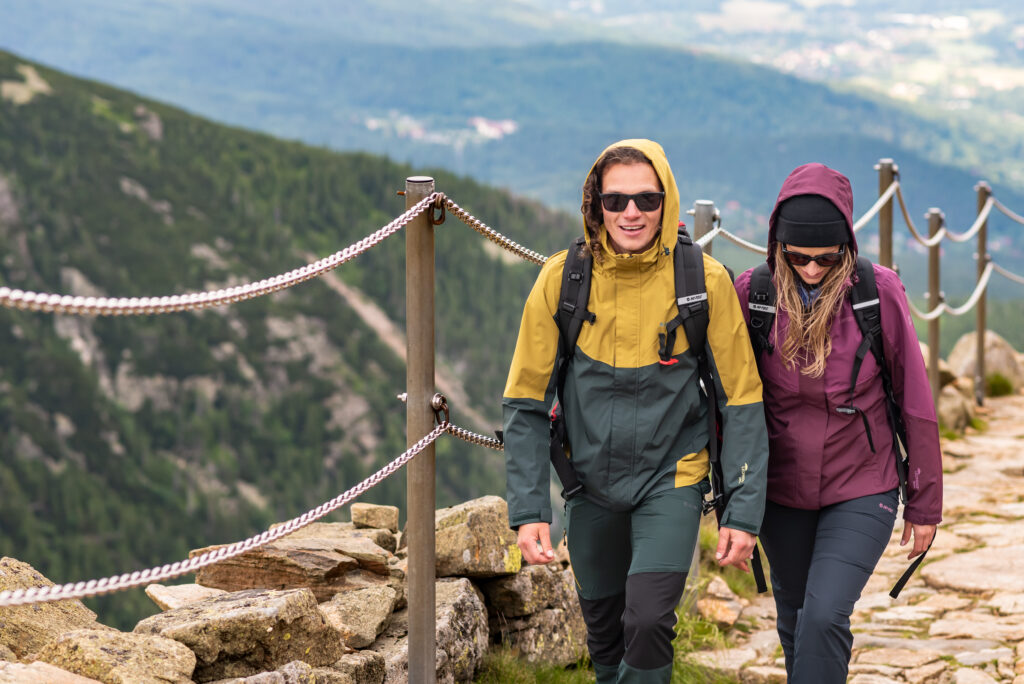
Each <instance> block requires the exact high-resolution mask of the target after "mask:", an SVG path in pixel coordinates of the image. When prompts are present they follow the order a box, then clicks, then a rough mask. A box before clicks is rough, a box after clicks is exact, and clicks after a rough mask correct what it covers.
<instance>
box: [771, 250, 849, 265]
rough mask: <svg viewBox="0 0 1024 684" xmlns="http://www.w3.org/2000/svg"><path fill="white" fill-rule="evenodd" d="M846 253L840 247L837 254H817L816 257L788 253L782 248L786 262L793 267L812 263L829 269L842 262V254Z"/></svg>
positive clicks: (799, 253) (800, 253)
mask: <svg viewBox="0 0 1024 684" xmlns="http://www.w3.org/2000/svg"><path fill="white" fill-rule="evenodd" d="M845 252H846V248H844V247H840V248H839V251H838V252H832V253H831V254H819V255H818V256H811V255H810V254H804V253H803V252H790V251H789V250H788V249H786V248H785V247H783V248H782V253H783V254H784V255H785V257H786V261H788V262H789V263H791V264H792V265H794V266H806V265H807V264H809V263H811V262H812V261H813V262H814V263H816V264H818V265H819V266H823V267H825V268H830V267H832V266H835V265H836V264H838V263H839V262H840V261H842V260H843V254H844V253H845Z"/></svg>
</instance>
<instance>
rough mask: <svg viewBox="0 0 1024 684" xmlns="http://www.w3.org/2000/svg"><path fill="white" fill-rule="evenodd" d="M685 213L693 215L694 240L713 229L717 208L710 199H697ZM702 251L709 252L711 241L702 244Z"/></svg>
mask: <svg viewBox="0 0 1024 684" xmlns="http://www.w3.org/2000/svg"><path fill="white" fill-rule="evenodd" d="M686 213H688V214H691V215H692V216H693V239H694V241H695V242H696V241H697V239H698V238H702V237H704V236H705V235H707V234H708V233H710V232H711V231H712V230H714V228H715V219H716V218H717V217H718V210H717V209H715V203H714V202H712V201H711V200H697V201H696V202H694V203H693V209H691V210H690V211H688V212H686ZM712 242H714V240H712ZM704 253H705V254H711V242H709V243H708V244H706V245H705V246H704Z"/></svg>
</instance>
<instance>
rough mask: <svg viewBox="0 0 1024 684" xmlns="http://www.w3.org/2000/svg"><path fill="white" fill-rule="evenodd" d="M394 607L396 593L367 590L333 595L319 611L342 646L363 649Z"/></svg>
mask: <svg viewBox="0 0 1024 684" xmlns="http://www.w3.org/2000/svg"><path fill="white" fill-rule="evenodd" d="M397 604H398V592H397V591H395V590H394V589H392V588H391V587H368V588H366V589H358V590H356V591H347V592H345V593H342V594H336V595H335V596H334V598H332V599H331V600H330V601H327V602H326V603H323V604H321V605H320V612H321V613H323V614H324V617H325V618H326V619H327V623H328V624H329V625H331V626H332V627H334V628H335V629H336V630H338V633H339V634H341V638H342V639H343V640H344V641H345V645H346V646H349V647H351V648H365V647H366V646H369V645H370V644H372V643H373V642H374V640H375V639H376V638H377V636H378V635H379V634H380V633H381V632H383V631H384V627H385V626H386V625H387V623H388V620H389V619H390V618H391V613H393V612H394V610H395V606H396V605H397Z"/></svg>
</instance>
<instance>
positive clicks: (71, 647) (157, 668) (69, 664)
mask: <svg viewBox="0 0 1024 684" xmlns="http://www.w3.org/2000/svg"><path fill="white" fill-rule="evenodd" d="M37 657H38V658H39V660H41V661H42V662H44V663H49V664H51V665H55V666H56V667H59V668H61V669H63V670H67V671H68V672H73V673H75V674H78V675H82V676H83V677H90V678H92V679H96V680H98V681H101V682H104V684H191V682H192V672H193V670H194V669H195V666H196V656H195V654H194V653H192V651H191V650H189V649H188V648H187V647H186V646H184V645H182V644H180V643H178V642H177V641H174V640H172V639H166V638H164V637H160V636H154V635H150V634H124V633H122V632H116V631H110V630H96V629H79V630H74V631H71V632H68V633H66V634H64V635H62V636H61V637H59V638H58V639H57V640H56V641H54V642H52V643H50V644H47V646H46V647H45V648H43V650H42V651H40V652H39V655H38V656H37Z"/></svg>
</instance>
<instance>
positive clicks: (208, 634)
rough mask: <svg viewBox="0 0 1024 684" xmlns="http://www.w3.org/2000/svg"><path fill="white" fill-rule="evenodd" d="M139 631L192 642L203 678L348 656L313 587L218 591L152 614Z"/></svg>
mask: <svg viewBox="0 0 1024 684" xmlns="http://www.w3.org/2000/svg"><path fill="white" fill-rule="evenodd" d="M135 632H136V633H138V634H156V635H159V636H162V637H166V638H168V639H174V640H175V641H179V642H181V643H182V644H184V645H186V646H188V648H189V649H191V650H192V651H193V652H194V653H195V655H196V658H197V663H196V669H195V680H196V681H198V682H208V681H212V680H215V679H224V678H226V677H248V676H250V675H254V674H259V673H260V672H266V671H268V670H273V669H275V668H277V667H280V666H281V665H284V664H286V663H289V662H291V661H293V660H302V661H303V662H306V663H308V664H310V665H315V666H320V665H330V664H331V663H333V662H335V661H337V660H338V658H340V657H341V655H342V645H341V635H340V634H338V632H337V630H335V629H334V628H333V627H331V626H330V625H328V624H327V621H326V620H325V619H324V616H323V614H322V613H321V612H320V610H319V609H318V608H317V603H316V599H315V598H314V596H313V593H312V592H311V591H310V590H309V589H287V590H284V591H276V590H260V589H250V590H246V591H240V592H234V593H231V594H225V595H223V596H214V597H212V598H208V599H205V600H203V601H197V602H195V603H190V604H188V605H185V606H183V607H181V608H176V609H174V610H169V611H165V612H163V613H160V614H158V615H154V616H152V617H149V618H146V619H145V620H143V621H142V622H140V623H139V624H138V625H136V627H135Z"/></svg>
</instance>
